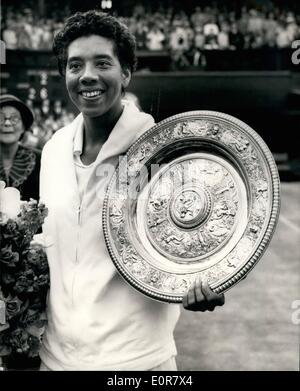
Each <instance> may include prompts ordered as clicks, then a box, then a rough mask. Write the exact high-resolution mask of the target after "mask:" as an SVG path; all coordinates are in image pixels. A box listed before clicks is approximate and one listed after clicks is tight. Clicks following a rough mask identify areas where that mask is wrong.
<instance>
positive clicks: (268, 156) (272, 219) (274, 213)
mask: <svg viewBox="0 0 300 391" xmlns="http://www.w3.org/2000/svg"><path fill="white" fill-rule="evenodd" d="M205 117H209V119H216V120H223V121H228V122H229V123H230V124H233V125H236V126H237V127H239V128H242V130H243V132H244V133H245V134H247V135H248V136H250V138H252V139H253V140H254V141H255V142H256V146H257V147H258V149H260V151H261V152H262V155H263V156H264V159H265V161H266V167H267V168H268V171H269V174H270V179H271V184H272V203H271V206H270V213H269V221H268V223H267V226H266V229H265V231H264V233H263V236H262V239H261V241H260V243H259V245H258V247H257V248H256V249H255V251H254V253H253V255H252V256H251V258H250V259H249V260H248V261H247V263H246V264H245V265H243V266H242V268H241V269H240V270H239V271H238V272H237V273H236V274H234V275H233V276H232V277H230V278H228V279H227V280H225V281H224V282H221V283H220V284H219V285H217V286H213V284H212V285H211V288H212V289H213V290H214V292H216V293H221V292H225V291H227V290H228V289H230V288H231V287H233V286H234V285H236V284H237V283H238V282H239V281H240V280H241V279H243V278H244V277H245V276H246V275H247V274H248V273H249V272H250V271H251V270H252V268H253V267H254V266H255V265H256V264H257V262H258V261H259V259H260V258H261V256H262V255H263V253H264V251H265V250H266V248H267V247H268V244H269V242H270V240H271V238H272V236H273V234H274V231H275V227H276V224H277V222H278V218H279V212H280V180H279V174H278V170H277V166H276V163H275V160H274V158H273V155H272V153H271V151H270V150H269V148H268V146H267V145H266V143H265V142H264V140H263V139H262V138H261V137H260V136H259V134H258V133H256V132H255V131H254V130H253V129H252V128H251V127H250V126H248V125H247V124H245V123H244V122H243V121H241V120H239V119H237V118H235V117H233V116H231V115H228V114H225V113H221V112H216V111H206V110H204V111H203V110H199V111H189V112H184V113H180V114H177V115H174V116H172V117H169V118H167V119H165V120H163V121H161V122H159V123H158V124H156V125H155V126H154V127H152V128H150V129H149V130H147V131H146V132H145V133H144V134H143V135H141V136H140V137H139V138H138V140H136V141H135V142H134V143H133V144H132V146H131V147H130V148H129V150H128V151H127V153H126V156H129V155H130V154H131V153H132V151H134V150H135V148H136V146H137V145H138V144H140V143H141V142H143V141H144V140H145V139H146V138H147V137H148V136H149V135H150V134H152V133H155V131H156V130H157V129H158V128H160V127H162V126H164V125H165V124H168V126H171V125H172V124H174V123H176V122H178V121H179V120H181V119H184V120H185V121H188V120H205ZM124 158H125V157H124ZM118 169H119V166H118V167H117V168H116V170H115V172H114V174H113V176H112V178H111V180H110V183H109V185H108V187H107V191H106V194H105V198H104V202H103V211H102V225H103V233H104V238H105V243H106V246H107V249H108V252H109V254H110V257H111V259H112V261H113V262H114V264H115V266H116V268H117V270H118V271H119V273H120V274H121V276H122V277H123V278H124V279H125V281H127V282H128V283H129V284H130V285H131V286H133V287H135V288H136V289H137V290H138V291H140V292H141V293H143V294H146V295H147V296H148V297H150V298H153V299H156V300H159V301H164V302H169V303H170V302H171V303H180V302H182V296H180V295H178V296H170V295H167V294H163V293H157V292H154V291H153V290H150V289H148V288H147V287H145V286H143V285H142V284H141V283H139V282H138V281H136V280H135V279H134V278H133V277H132V276H131V275H130V273H129V272H128V271H127V270H126V269H125V268H123V267H122V265H121V263H120V262H119V260H118V257H117V256H116V254H115V253H114V250H113V248H112V246H111V243H110V238H109V233H108V201H109V194H110V190H111V188H112V186H113V183H114V181H115V179H116V175H117V173H118Z"/></svg>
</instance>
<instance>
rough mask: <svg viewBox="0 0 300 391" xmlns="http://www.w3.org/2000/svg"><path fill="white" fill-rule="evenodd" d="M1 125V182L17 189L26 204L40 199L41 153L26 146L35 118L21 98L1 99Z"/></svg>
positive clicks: (4, 96)
mask: <svg viewBox="0 0 300 391" xmlns="http://www.w3.org/2000/svg"><path fill="white" fill-rule="evenodd" d="M0 122H1V128H0V149H1V159H0V180H2V181H4V182H5V183H6V185H7V186H12V187H15V188H17V189H18V190H19V191H20V192H21V197H22V199H23V200H29V199H30V198H34V199H38V197H39V170H40V153H39V152H38V151H33V150H31V149H29V148H28V147H25V146H23V145H22V137H23V134H24V132H25V131H26V130H28V129H30V127H31V125H32V123H33V114H32V112H31V110H30V109H29V108H28V107H27V106H26V105H25V103H23V102H22V101H21V100H20V99H18V98H17V97H15V96H13V95H1V96H0Z"/></svg>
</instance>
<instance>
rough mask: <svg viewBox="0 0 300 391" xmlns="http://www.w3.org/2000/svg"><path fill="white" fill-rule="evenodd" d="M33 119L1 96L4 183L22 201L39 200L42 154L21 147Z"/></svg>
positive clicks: (19, 360) (11, 359)
mask: <svg viewBox="0 0 300 391" xmlns="http://www.w3.org/2000/svg"><path fill="white" fill-rule="evenodd" d="M33 120H34V118H33V114H32V112H31V110H30V109H29V108H28V107H27V106H26V105H25V104H24V103H23V102H22V101H21V100H20V99H18V98H17V97H15V96H13V95H1V96H0V121H1V128H0V151H1V155H0V156H1V158H0V180H1V181H4V182H5V183H6V186H12V187H15V188H17V189H18V190H19V191H20V193H21V199H22V200H29V199H30V198H33V199H36V200H38V198H39V171H40V154H39V152H37V151H33V150H31V149H29V148H28V147H25V146H23V145H22V144H21V141H22V137H23V135H24V132H25V131H26V130H28V129H30V127H31V126H32V123H33ZM4 363H5V366H6V368H7V369H9V370H13V369H17V370H19V369H36V368H38V367H39V365H40V359H39V357H35V358H28V357H24V356H23V355H21V354H14V355H11V356H8V357H5V359H4ZM0 364H1V363H0Z"/></svg>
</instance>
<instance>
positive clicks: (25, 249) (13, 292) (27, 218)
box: [0, 182, 49, 363]
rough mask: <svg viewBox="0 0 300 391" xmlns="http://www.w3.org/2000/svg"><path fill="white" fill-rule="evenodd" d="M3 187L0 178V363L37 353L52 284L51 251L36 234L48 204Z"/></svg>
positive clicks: (45, 214) (32, 355)
mask: <svg viewBox="0 0 300 391" xmlns="http://www.w3.org/2000/svg"><path fill="white" fill-rule="evenodd" d="M4 187H5V184H4V182H0V363H1V357H9V356H10V357H11V356H14V355H16V356H18V355H22V356H23V357H35V356H37V355H38V352H39V348H40V343H41V337H42V334H43V331H44V326H45V322H46V316H45V308H46V297H47V292H48V288H49V268H48V262H47V257H46V253H45V251H44V248H43V246H41V245H39V244H37V243H35V242H34V240H33V237H34V235H35V234H36V233H38V231H39V230H40V229H41V226H42V224H43V222H44V219H45V217H46V216H47V209H46V208H45V206H44V205H43V204H39V205H38V203H37V201H35V200H30V201H29V202H25V201H24V202H23V201H20V194H19V192H18V190H17V189H14V188H9V187H8V188H6V189H5V188H4ZM4 361H5V360H4Z"/></svg>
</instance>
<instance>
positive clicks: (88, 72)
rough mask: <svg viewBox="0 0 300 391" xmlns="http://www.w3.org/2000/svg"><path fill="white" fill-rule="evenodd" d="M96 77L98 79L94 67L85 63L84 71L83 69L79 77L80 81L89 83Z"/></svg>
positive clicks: (95, 79)
mask: <svg viewBox="0 0 300 391" xmlns="http://www.w3.org/2000/svg"><path fill="white" fill-rule="evenodd" d="M97 79H98V75H97V72H96V69H95V67H93V66H92V65H89V64H87V65H86V66H85V68H84V71H83V73H82V75H81V77H80V81H81V82H82V83H91V82H94V81H97Z"/></svg>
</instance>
